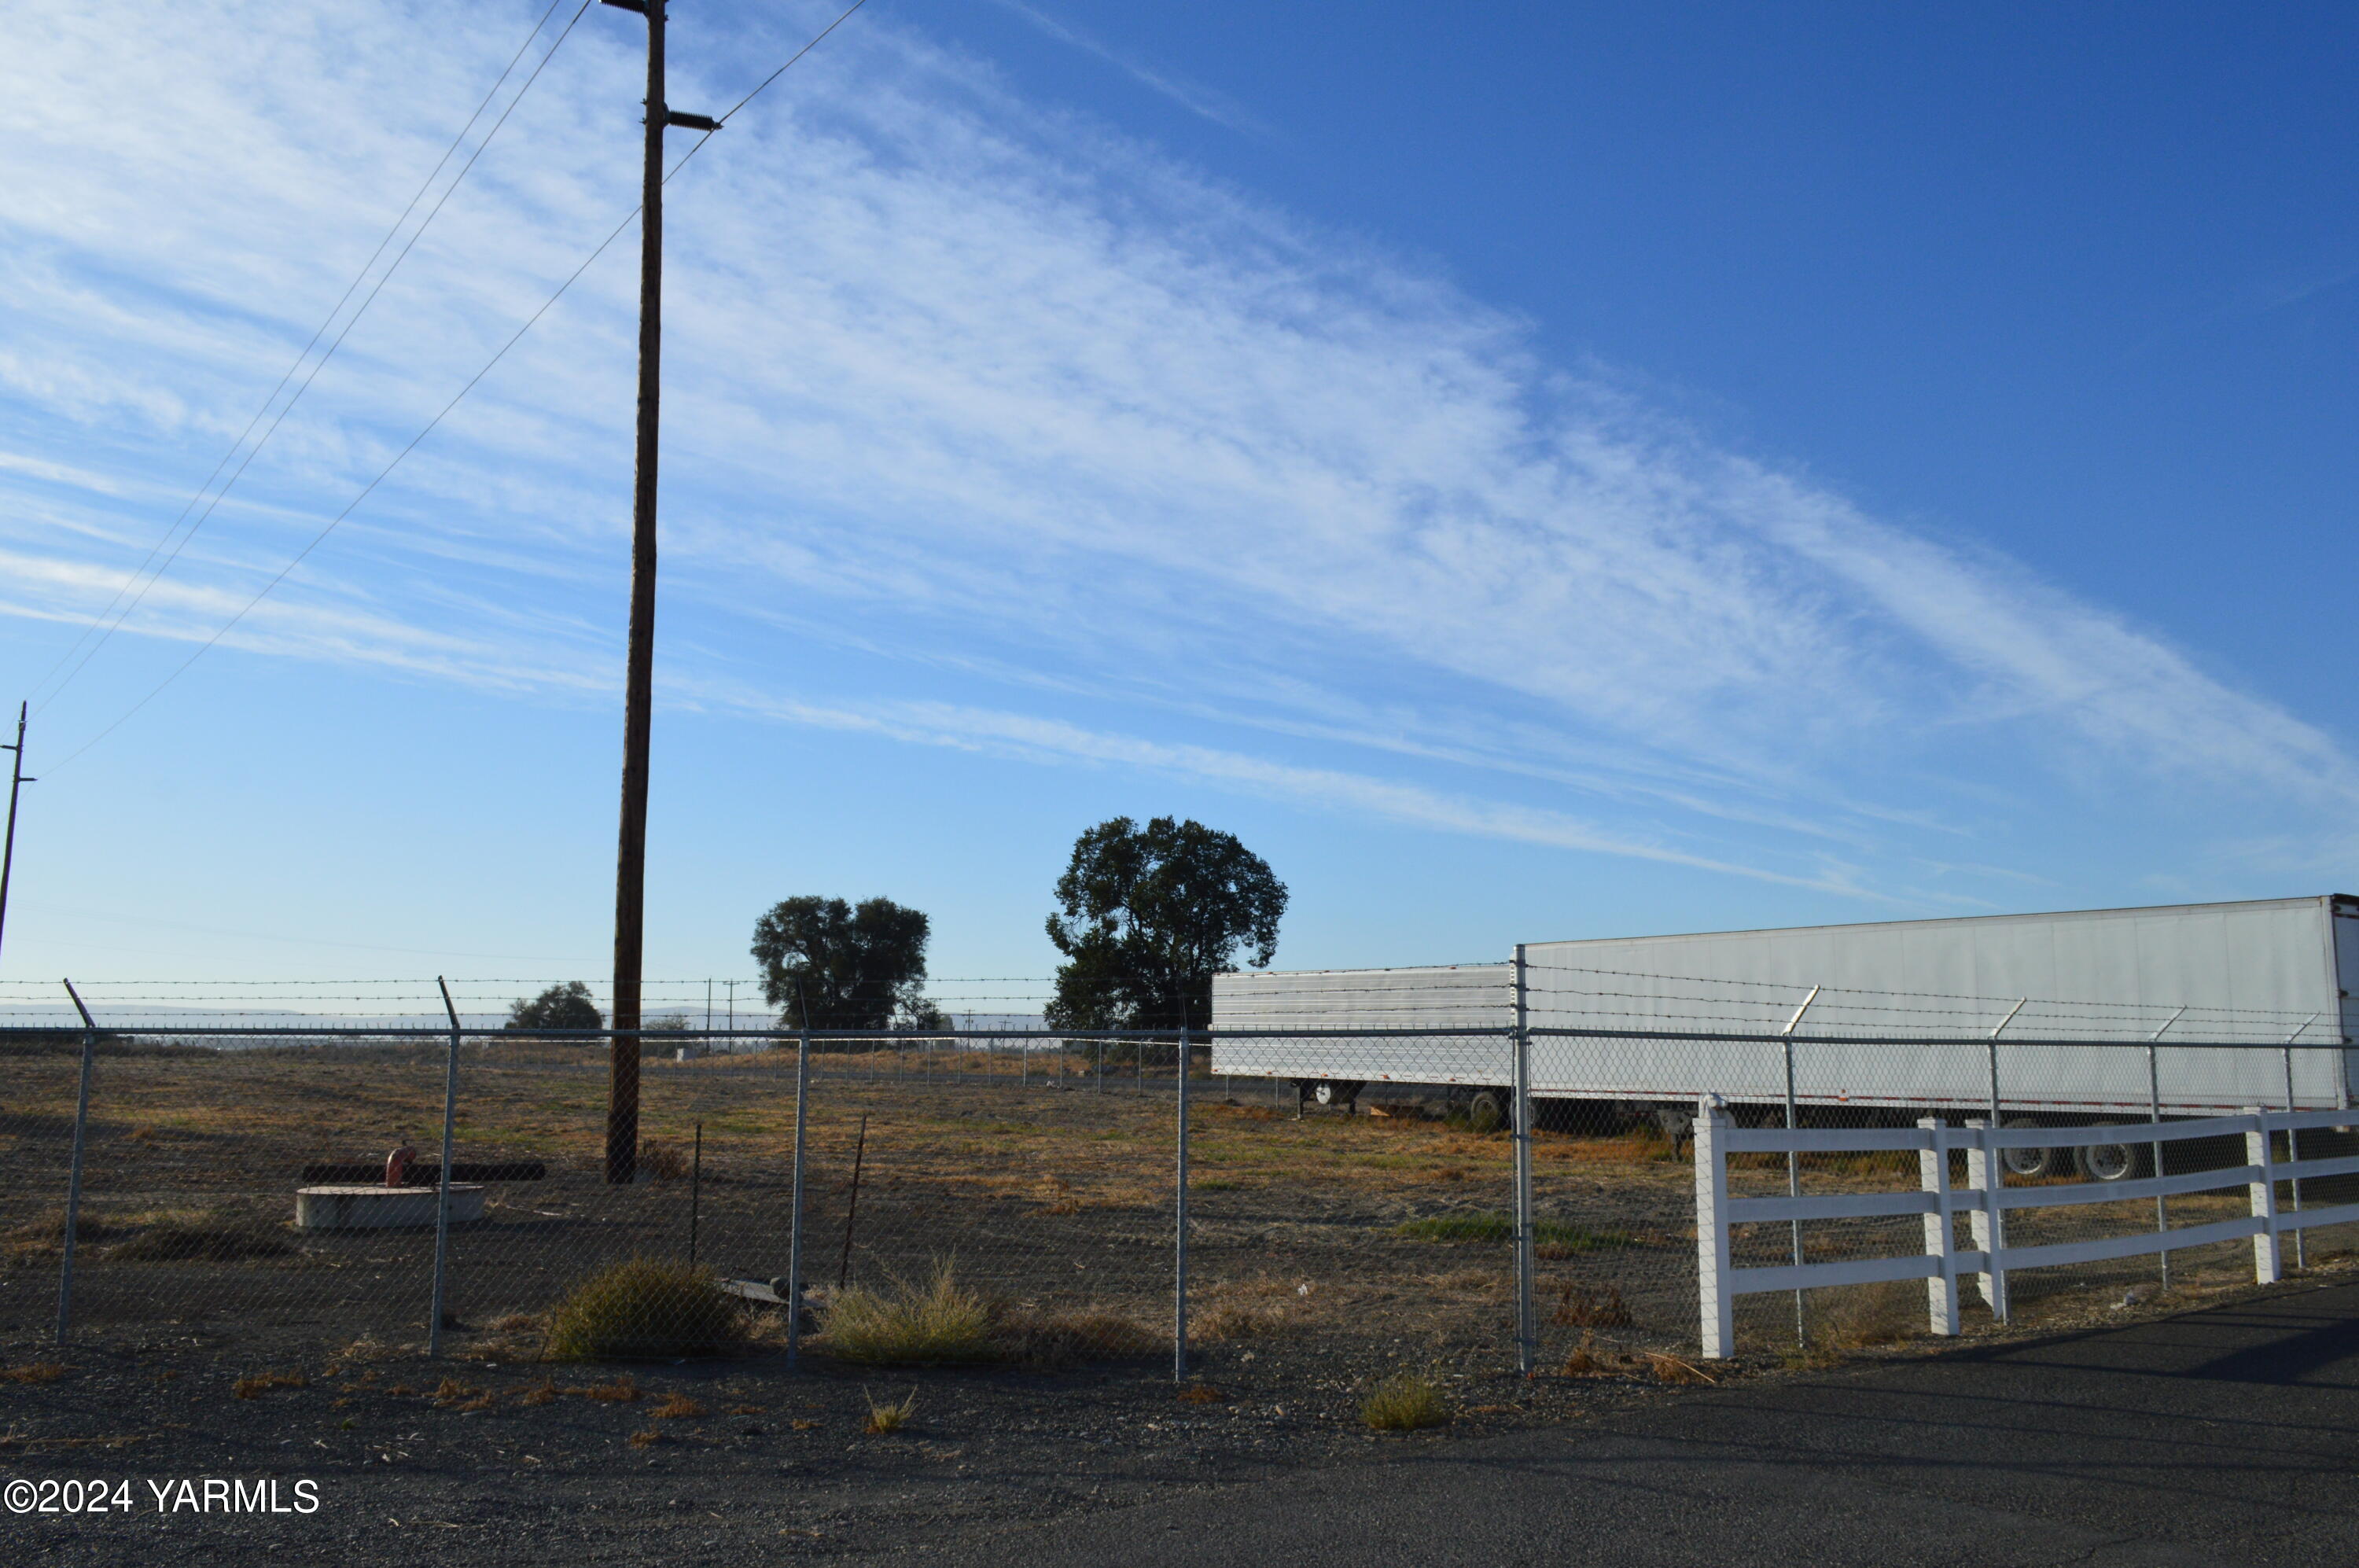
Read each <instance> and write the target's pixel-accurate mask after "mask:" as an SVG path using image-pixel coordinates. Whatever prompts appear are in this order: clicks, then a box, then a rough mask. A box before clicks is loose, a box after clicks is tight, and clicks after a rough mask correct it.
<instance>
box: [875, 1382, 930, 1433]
mask: <svg viewBox="0 0 2359 1568" xmlns="http://www.w3.org/2000/svg"><path fill="white" fill-rule="evenodd" d="M861 1396H862V1397H863V1398H864V1399H867V1401H868V1422H867V1424H866V1425H865V1426H864V1427H863V1428H862V1429H861V1430H862V1431H864V1432H867V1433H868V1435H869V1436H871V1437H884V1436H886V1434H888V1433H890V1432H899V1431H901V1430H903V1429H904V1428H906V1427H907V1426H908V1424H909V1421H910V1419H911V1418H912V1417H914V1416H915V1415H916V1414H917V1413H918V1390H917V1389H915V1388H912V1389H910V1390H909V1392H908V1395H907V1396H905V1397H904V1398H902V1399H899V1400H897V1401H896V1402H894V1403H891V1404H884V1405H880V1404H878V1403H877V1402H876V1399H875V1395H873V1394H870V1393H869V1392H868V1390H867V1389H865V1388H863V1389H862V1390H861Z"/></svg>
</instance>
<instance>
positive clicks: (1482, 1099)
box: [1466, 1089, 1515, 1132]
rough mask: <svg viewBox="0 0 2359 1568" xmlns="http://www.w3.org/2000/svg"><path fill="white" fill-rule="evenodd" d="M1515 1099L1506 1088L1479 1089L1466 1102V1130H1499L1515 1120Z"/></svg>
mask: <svg viewBox="0 0 2359 1568" xmlns="http://www.w3.org/2000/svg"><path fill="white" fill-rule="evenodd" d="M1512 1105H1513V1101H1512V1099H1511V1098H1510V1096H1509V1095H1508V1094H1507V1092H1506V1090H1505V1089H1477V1090H1475V1091H1474V1094H1473V1098H1471V1099H1469V1100H1468V1101H1467V1102H1466V1130H1467V1131H1469V1132H1497V1131H1498V1130H1499V1129H1500V1128H1501V1127H1506V1126H1507V1125H1508V1124H1509V1123H1510V1122H1512V1121H1513V1120H1515V1116H1514V1112H1513V1110H1512Z"/></svg>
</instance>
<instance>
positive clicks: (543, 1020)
mask: <svg viewBox="0 0 2359 1568" xmlns="http://www.w3.org/2000/svg"><path fill="white" fill-rule="evenodd" d="M605 1021H606V1015H605V1014H603V1013H602V1012H600V1011H599V1010H598V1004H597V1003H595V1002H593V1001H592V1000H591V999H590V987H589V986H587V985H583V984H582V982H581V981H579V980H569V981H567V982H566V983H565V984H564V985H551V986H550V987H549V989H548V990H546V991H543V992H542V993H541V994H540V995H539V996H535V997H533V998H532V999H531V1000H529V1001H527V1000H526V999H525V998H523V997H521V996H519V997H517V998H516V1003H515V1005H514V1006H512V1007H509V1008H508V1021H507V1024H506V1027H507V1028H509V1029H598V1028H600V1027H602V1026H603V1024H604V1023H605Z"/></svg>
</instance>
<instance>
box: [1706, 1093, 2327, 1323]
mask: <svg viewBox="0 0 2359 1568" xmlns="http://www.w3.org/2000/svg"><path fill="white" fill-rule="evenodd" d="M2353 1120H2354V1116H2353V1113H2352V1112H2351V1111H2350V1110H2348V1109H2342V1110H2325V1111H2290V1112H2288V1111H2265V1110H2260V1109H2257V1108H2256V1109H2252V1110H2248V1111H2246V1112H2245V1114H2244V1115H2242V1116H2212V1117H2207V1118H2205V1119H2203V1120H2201V1121H2177V1122H2158V1123H2153V1124H2134V1125H2128V1126H2125V1125H2124V1124H2121V1123H2112V1124H2107V1125H2104V1126H2094V1127H1997V1128H1994V1127H1990V1126H1988V1125H1987V1124H1986V1123H1984V1122H1980V1121H1973V1122H1968V1123H1967V1124H1966V1125H1965V1126H1963V1127H1951V1126H1948V1125H1946V1124H1944V1123H1942V1122H1941V1121H1940V1120H1938V1119H1937V1118H1933V1117H1927V1118H1925V1119H1924V1120H1921V1121H1919V1123H1918V1124H1917V1125H1916V1126H1915V1127H1856V1128H1853V1127H1843V1128H1835V1127H1804V1128H1787V1127H1774V1128H1772V1127H1734V1126H1732V1125H1731V1124H1730V1122H1729V1120H1728V1117H1727V1114H1726V1113H1725V1111H1724V1110H1723V1109H1722V1108H1721V1107H1720V1106H1719V1105H1716V1104H1714V1103H1712V1102H1711V1101H1706V1102H1704V1103H1703V1104H1701V1105H1699V1107H1698V1111H1697V1116H1696V1121H1695V1181H1696V1285H1697V1294H1698V1298H1699V1304H1700V1306H1701V1311H1702V1318H1703V1325H1702V1340H1703V1354H1704V1356H1707V1357H1711V1358H1719V1357H1724V1356H1728V1355H1729V1354H1731V1353H1732V1352H1733V1351H1734V1348H1735V1344H1736V1335H1735V1312H1734V1308H1735V1301H1736V1298H1737V1297H1739V1296H1745V1295H1755V1294H1758V1293H1762V1292H1766V1291H1785V1290H1814V1289H1817V1288H1819V1287H1821V1286H1828V1285H1867V1284H1875V1283H1877V1282H1880V1281H1883V1280H1887V1279H1923V1280H1924V1281H1925V1282H1926V1294H1927V1298H1928V1301H1927V1307H1928V1315H1929V1319H1930V1329H1931V1332H1933V1333H1934V1334H1956V1333H1957V1332H1958V1330H1959V1321H1960V1309H1961V1306H1962V1302H1961V1299H1960V1293H1959V1284H1960V1280H1961V1279H1962V1277H1964V1276H1966V1275H1974V1276H1976V1277H1977V1280H1976V1282H1977V1285H1978V1287H1979V1288H1980V1290H1981V1291H1982V1293H1983V1299H1984V1301H1986V1302H1987V1303H1989V1305H1990V1307H1991V1309H1992V1311H1993V1312H1995V1313H1996V1314H1998V1315H1999V1316H2001V1317H2004V1316H2006V1277H2007V1275H2008V1274H2009V1273H2010V1272H2012V1271H2013V1270H2016V1269H2038V1268H2046V1267H2051V1266H2054V1265H2058V1264H2067V1263H2092V1262H2096V1261H2100V1260H2104V1259H2112V1258H2135V1257H2138V1256H2141V1255H2147V1254H2154V1253H2169V1252H2170V1251H2173V1250H2176V1249H2179V1248H2181V1247H2201V1246H2204V1245H2206V1244H2208V1243H2212V1242H2220V1241H2233V1240H2236V1239H2239V1238H2242V1237H2245V1236H2250V1237H2251V1238H2252V1240H2253V1271H2254V1278H2255V1279H2256V1280H2257V1281H2258V1282H2260V1283H2262V1284H2265V1285H2266V1284H2274V1283H2276V1282H2277V1279H2278V1278H2279V1277H2280V1276H2281V1274H2282V1273H2283V1259H2282V1258H2281V1256H2280V1250H2279V1249H2280V1244H2281V1241H2282V1238H2283V1237H2284V1236H2286V1235H2288V1234H2289V1233H2292V1232H2296V1231H2299V1229H2301V1228H2303V1227H2305V1226H2309V1225H2338V1224H2343V1223H2346V1222H2349V1221H2353V1220H2359V1203H2340V1204H2336V1205H2334V1206H2332V1207H2330V1208H2320V1209H2304V1208H2301V1207H2299V1186H2297V1187H2296V1189H2295V1192H2296V1194H2297V1204H2296V1206H2295V1207H2292V1208H2286V1209H2280V1207H2279V1206H2278V1203H2277V1183H2279V1182H2281V1181H2293V1182H2296V1183H2299V1182H2300V1181H2314V1180H2318V1179H2320V1178H2323V1177H2328V1176H2343V1175H2350V1174H2354V1173H2359V1155H2340V1156H2333V1157H2329V1158H2325V1159H2312V1160H2300V1159H2282V1160H2281V1159H2278V1158H2277V1154H2276V1151H2275V1149H2274V1147H2273V1145H2272V1142H2271V1137H2270V1135H2271V1134H2273V1133H2283V1134H2286V1135H2288V1142H2287V1149H2288V1153H2296V1152H2298V1151H2299V1134H2301V1133H2303V1132H2308V1131H2312V1130H2317V1129H2323V1128H2327V1127H2336V1128H2344V1127H2350V1126H2351V1125H2352V1123H2353ZM2238 1135H2242V1137H2243V1138H2244V1140H2245V1163H2244V1164H2243V1165H2239V1166H2231V1167H2228V1168H2225V1169H2222V1170H2214V1171H2190V1172H2186V1173H2184V1174H2180V1175H2169V1174H2163V1173H2161V1172H2162V1171H2163V1169H2164V1167H2163V1162H2162V1161H2161V1160H2160V1159H2159V1158H2158V1159H2157V1160H2155V1162H2154V1169H2155V1170H2156V1171H2157V1172H2158V1173H2157V1174H2155V1175H2152V1176H2147V1177H2141V1178H2137V1179H2136V1180H2129V1181H2083V1182H2074V1183H2070V1184H2067V1185H2063V1186H2038V1187H2008V1186H2006V1185H2005V1184H2004V1181H2003V1179H2002V1180H2000V1181H1994V1180H1993V1176H1994V1173H1995V1172H1999V1171H2001V1170H2002V1167H2001V1164H2000V1156H2001V1154H2002V1152H2003V1151H2004V1150H2006V1149H2075V1148H2086V1147H2090V1146H2094V1145H2104V1144H2122V1143H2132V1144H2140V1145H2150V1146H2152V1147H2153V1148H2154V1149H2155V1150H2156V1151H2157V1154H2158V1155H2159V1152H2160V1150H2161V1148H2162V1146H2163V1145H2165V1144H2168V1143H2178V1142H2183V1141H2185V1140H2187V1139H2190V1138H2230V1137H2235V1136H2238ZM1911 1150H1913V1151H1914V1152H1915V1153H1916V1155H1917V1162H1918V1177H1919V1190H1918V1191H1916V1192H1833V1193H1811V1194H1809V1195H1788V1196H1784V1197H1767V1198H1739V1197H1731V1196H1730V1195H1729V1191H1728V1157H1729V1156H1730V1155H1732V1154H1741V1153H1764V1154H1784V1155H1787V1156H1788V1157H1789V1169H1790V1164H1791V1158H1792V1157H1794V1156H1798V1155H1801V1154H1851V1153H1875V1152H1878V1151H1886V1152H1904V1153H1905V1152H1908V1151H1911ZM1952 1150H1956V1151H1961V1152H1962V1153H1963V1154H1964V1155H1965V1171H1966V1184H1965V1185H1964V1186H1963V1187H1954V1186H1952V1185H1951V1181H1950V1155H1951V1151H1952ZM2230 1187H2244V1188H2245V1189H2247V1190H2248V1192H2249V1193H2250V1195H2251V1201H2252V1211H2251V1213H2250V1214H2248V1215H2243V1216H2239V1217H2238V1218H2235V1219H2232V1220H2220V1221H2215V1222H2213V1223H2212V1224H2208V1225H2182V1226H2180V1227H2179V1228H2178V1229H2175V1230H2174V1229H2168V1228H2162V1227H2161V1226H2160V1225H2158V1228H2157V1229H2155V1230H2153V1231H2148V1232H2142V1233H2139V1234H2136V1235H2129V1236H2105V1237H2102V1238H2099V1239H2095V1240H2089V1241H2068V1242H2054V1243H2049V1244H2046V1245H2042V1246H2036V1247H2011V1246H2009V1245H2008V1244H2007V1241H2006V1217H2007V1215H2008V1214H2009V1213H2011V1212H2013V1211H2015V1210H2018V1209H2032V1208H2041V1209H2045V1208H2056V1207H2062V1206H2068V1205H2074V1204H2082V1203H2120V1202H2122V1201H2123V1200H2125V1199H2136V1198H2147V1197H2151V1198H2154V1199H2155V1200H2157V1202H2158V1203H2160V1202H2161V1201H2163V1200H2165V1199H2168V1198H2169V1197H2173V1196H2178V1195H2180V1194H2184V1193H2188V1192H2214V1191H2218V1190H2219V1189H2222V1188H2230ZM2158 1212H2159V1211H2158ZM1907 1214H1919V1215H1922V1216H1923V1218H1924V1246H1923V1249H1922V1250H1921V1251H1920V1252H1916V1253H1907V1254H1901V1255H1897V1256H1894V1257H1888V1258H1849V1259H1845V1260H1843V1261H1841V1262H1834V1263H1804V1262H1802V1261H1801V1260H1800V1259H1801V1256H1802V1249H1801V1247H1800V1245H1799V1226H1800V1225H1802V1224H1803V1223H1805V1222H1810V1221H1823V1220H1842V1219H1870V1218H1890V1217H1893V1216H1897V1215H1907ZM1959 1214H1964V1215H1966V1216H1967V1219H1968V1231H1969V1235H1970V1239H1971V1241H1972V1243H1973V1245H1972V1246H1971V1247H1960V1246H1959V1245H1958V1244H1957V1230H1956V1226H1955V1224H1954V1218H1955V1216H1956V1215H1959ZM1761 1224H1785V1225H1793V1226H1795V1227H1796V1237H1797V1242H1796V1246H1795V1248H1794V1258H1795V1261H1794V1262H1793V1263H1792V1264H1790V1265H1784V1266H1779V1267H1774V1268H1744V1269H1740V1268H1736V1267H1734V1265H1733V1264H1732V1263H1731V1261H1730V1258H1731V1247H1730V1240H1729V1237H1730V1232H1731V1230H1732V1228H1733V1227H1734V1226H1736V1225H1761Z"/></svg>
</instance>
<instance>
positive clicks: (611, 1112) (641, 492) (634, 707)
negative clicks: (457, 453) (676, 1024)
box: [605, 0, 721, 1183]
mask: <svg viewBox="0 0 2359 1568" xmlns="http://www.w3.org/2000/svg"><path fill="white" fill-rule="evenodd" d="M605 4H607V5H617V6H620V7H621V8H622V9H624V10H625V11H636V12H638V13H639V14H640V15H641V16H645V17H646V18H647V150H646V163H645V166H644V168H643V169H641V171H640V196H639V408H638V460H637V465H636V471H635V473H634V474H633V478H632V483H631V632H630V648H629V652H628V654H627V656H626V658H625V676H624V684H623V822H622V831H621V833H620V835H619V838H618V842H617V844H616V850H615V856H614V1017H613V1019H612V1024H613V1027H614V1037H613V1042H612V1044H611V1046H610V1047H609V1050H608V1056H607V1083H606V1180H607V1181H611V1182H616V1183H622V1182H628V1181H631V1180H632V1179H633V1178H634V1177H635V1176H636V1174H637V1172H638V1164H639V1037H638V1029H639V978H640V953H641V951H642V948H643V942H642V937H643V934H644V928H645V925H646V919H647V731H648V725H649V720H650V717H651V709H652V706H653V687H654V683H655V660H656V450H657V438H658V433H659V431H660V430H661V420H660V418H659V415H658V407H659V404H660V402H661V399H662V394H663V375H662V368H661V366H662V357H663V181H664V168H663V154H664V139H663V134H664V127H665V126H667V125H683V126H686V127H688V128H689V129H690V130H699V131H706V132H711V131H717V130H719V129H720V128H721V126H720V125H719V123H718V122H717V121H714V120H712V119H709V118H707V117H706V116H704V115H702V114H674V113H673V112H672V111H671V110H670V109H669V107H668V106H667V105H666V104H665V103H664V0H605Z"/></svg>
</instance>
